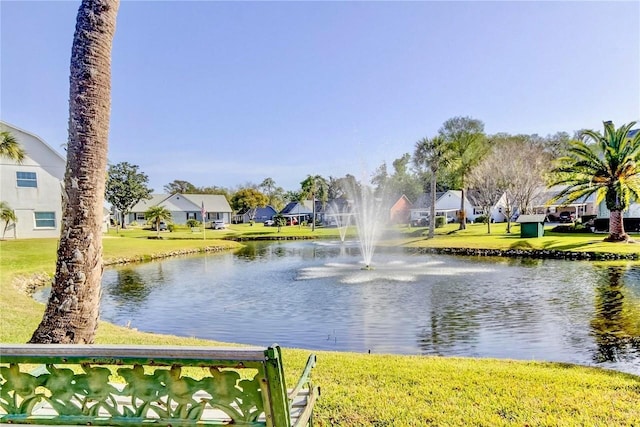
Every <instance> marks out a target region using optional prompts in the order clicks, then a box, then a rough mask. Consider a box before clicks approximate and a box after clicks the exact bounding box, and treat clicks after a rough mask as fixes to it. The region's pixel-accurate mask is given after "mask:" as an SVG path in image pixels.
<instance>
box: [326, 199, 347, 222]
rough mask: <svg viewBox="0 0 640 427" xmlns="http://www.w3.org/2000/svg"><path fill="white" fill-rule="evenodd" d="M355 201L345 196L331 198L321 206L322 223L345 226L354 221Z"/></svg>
mask: <svg viewBox="0 0 640 427" xmlns="http://www.w3.org/2000/svg"><path fill="white" fill-rule="evenodd" d="M352 204H353V202H352V201H350V200H347V199H344V198H341V197H340V198H337V199H331V200H329V201H327V203H325V204H324V207H321V218H322V223H323V224H324V225H326V226H344V225H346V224H349V223H351V224H352V225H353V222H352V221H351V220H350V217H351V216H353V209H352Z"/></svg>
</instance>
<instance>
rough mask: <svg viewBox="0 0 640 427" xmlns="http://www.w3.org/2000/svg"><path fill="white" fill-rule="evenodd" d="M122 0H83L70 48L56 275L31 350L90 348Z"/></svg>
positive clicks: (99, 274)
mask: <svg viewBox="0 0 640 427" xmlns="http://www.w3.org/2000/svg"><path fill="white" fill-rule="evenodd" d="M118 6H119V1H118V0H82V3H81V5H80V8H79V9H78V16H77V19H76V29H75V33H74V36H73V46H72V48H71V67H70V68H71V76H70V78H69V83H70V90H69V126H68V129H69V140H68V149H67V169H66V173H65V178H64V190H63V193H62V194H63V208H62V212H63V214H62V218H63V221H62V227H61V236H60V241H59V243H58V254H57V262H56V273H55V277H54V280H53V285H52V287H51V295H50V297H49V301H48V302H47V306H46V308H45V311H44V315H43V317H42V321H41V322H40V324H39V325H38V327H37V329H36V330H35V332H34V333H33V335H32V337H31V340H30V342H31V343H43V344H53V343H69V344H82V343H92V342H93V340H94V338H95V333H96V329H97V327H98V315H99V312H100V310H99V308H100V282H101V280H102V218H103V204H104V192H105V171H106V169H107V148H108V140H109V115H110V110H111V46H112V43H113V36H114V33H115V25H116V15H117V12H118Z"/></svg>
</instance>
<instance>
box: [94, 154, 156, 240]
mask: <svg viewBox="0 0 640 427" xmlns="http://www.w3.org/2000/svg"><path fill="white" fill-rule="evenodd" d="M148 182H149V178H148V177H147V175H146V174H144V173H142V172H138V165H132V164H129V163H127V162H122V163H118V164H116V165H109V170H108V171H107V185H106V191H105V199H106V200H107V201H108V202H109V203H111V204H112V205H113V206H115V207H116V209H118V211H119V212H120V219H121V222H120V223H121V224H122V228H126V224H125V221H124V218H125V216H126V215H127V214H128V213H129V211H131V208H132V207H134V206H135V205H136V204H137V203H138V202H139V201H140V200H142V199H149V198H151V189H150V188H149V187H147V184H148Z"/></svg>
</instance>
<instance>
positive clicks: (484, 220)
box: [473, 215, 489, 224]
mask: <svg viewBox="0 0 640 427" xmlns="http://www.w3.org/2000/svg"><path fill="white" fill-rule="evenodd" d="M488 221H489V217H488V216H487V215H480V216H478V217H476V219H475V220H474V221H473V222H475V223H476V224H486V223H487V222H488Z"/></svg>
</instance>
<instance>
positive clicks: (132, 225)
mask: <svg viewBox="0 0 640 427" xmlns="http://www.w3.org/2000/svg"><path fill="white" fill-rule="evenodd" d="M129 225H130V226H131V227H137V226H138V221H131V222H130V223H129Z"/></svg>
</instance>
